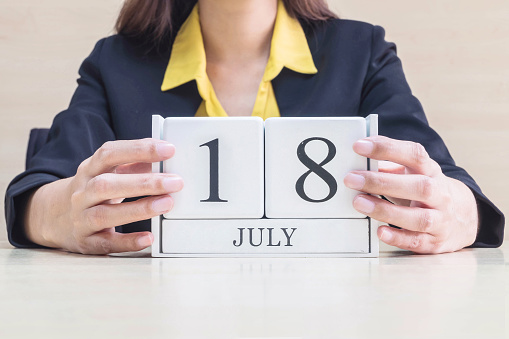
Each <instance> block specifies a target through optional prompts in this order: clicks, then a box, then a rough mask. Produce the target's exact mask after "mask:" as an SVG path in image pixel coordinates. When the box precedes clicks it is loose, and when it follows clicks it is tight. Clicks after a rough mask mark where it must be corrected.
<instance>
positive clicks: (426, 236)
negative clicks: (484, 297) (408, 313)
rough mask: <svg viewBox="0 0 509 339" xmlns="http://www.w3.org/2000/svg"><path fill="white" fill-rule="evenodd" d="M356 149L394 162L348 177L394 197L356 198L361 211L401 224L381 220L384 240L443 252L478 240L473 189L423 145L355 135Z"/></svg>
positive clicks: (356, 184)
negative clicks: (449, 174)
mask: <svg viewBox="0 0 509 339" xmlns="http://www.w3.org/2000/svg"><path fill="white" fill-rule="evenodd" d="M353 149H354V151H355V152H356V153H358V154H360V155H362V156H365V157H368V158H371V159H375V160H386V161H389V162H392V163H393V164H392V165H393V166H390V167H385V166H380V169H379V171H380V172H369V171H353V172H350V173H349V174H348V175H347V176H346V177H345V179H344V183H345V185H346V186H348V187H350V188H352V189H355V190H358V191H362V192H365V193H369V194H374V195H383V196H385V197H386V198H387V199H389V200H390V201H392V202H393V203H394V204H391V203H390V202H388V201H384V200H382V199H380V198H378V197H375V196H371V195H367V194H360V195H358V196H356V197H355V198H354V201H353V206H354V207H355V209H357V210H358V211H359V212H361V213H363V214H365V215H367V216H369V217H372V218H374V219H376V220H378V221H381V222H385V223H389V224H393V225H395V226H399V227H401V229H395V228H392V227H389V226H380V228H379V229H378V237H379V238H380V239H381V240H382V241H383V242H385V243H387V244H389V245H391V246H396V247H399V248H402V249H406V250H410V251H413V252H416V253H444V252H453V251H457V250H460V249H462V248H464V247H466V246H469V245H471V244H472V243H473V242H474V241H475V238H476V235H477V229H478V212H477V203H476V201H475V198H474V195H473V193H472V191H471V190H470V189H469V188H468V187H467V186H466V185H465V184H463V183H462V182H460V181H458V180H455V179H452V178H449V177H446V176H445V175H444V174H443V173H442V170H441V168H440V166H439V165H438V164H437V163H436V162H435V161H434V160H432V159H431V158H430V157H429V155H428V153H427V152H426V150H425V148H424V147H423V146H422V145H420V144H417V143H414V142H409V141H400V140H394V139H389V138H386V137H382V136H376V137H370V138H366V139H362V140H359V141H357V142H356V143H355V144H354V146H353ZM382 164H383V162H382V163H380V165H382ZM384 167H385V168H384Z"/></svg>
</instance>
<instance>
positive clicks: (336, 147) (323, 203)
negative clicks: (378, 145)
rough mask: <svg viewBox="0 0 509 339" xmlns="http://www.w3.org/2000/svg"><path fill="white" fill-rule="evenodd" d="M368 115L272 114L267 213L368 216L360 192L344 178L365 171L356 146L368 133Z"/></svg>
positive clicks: (268, 137) (268, 130) (274, 215)
mask: <svg viewBox="0 0 509 339" xmlns="http://www.w3.org/2000/svg"><path fill="white" fill-rule="evenodd" d="M366 135H367V126H366V120H365V119H364V118H284V119H281V118H269V119H267V120H266V121H265V192H266V193H265V214H266V216H267V218H363V217H364V215H362V214H361V213H359V212H357V211H356V210H355V209H354V208H353V206H352V201H353V198H354V197H355V195H356V194H358V192H356V191H354V190H352V189H349V188H347V187H346V186H345V185H344V184H343V178H344V177H345V175H346V174H347V173H348V172H349V171H352V170H366V169H367V165H368V162H367V159H366V158H364V157H362V156H360V155H358V154H356V153H355V152H354V151H353V149H352V145H353V143H354V142H355V141H357V140H359V139H361V138H364V137H366Z"/></svg>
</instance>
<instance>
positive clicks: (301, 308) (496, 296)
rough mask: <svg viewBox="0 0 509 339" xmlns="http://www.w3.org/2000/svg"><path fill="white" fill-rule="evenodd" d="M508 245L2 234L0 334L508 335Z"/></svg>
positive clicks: (97, 335)
mask: <svg viewBox="0 0 509 339" xmlns="http://www.w3.org/2000/svg"><path fill="white" fill-rule="evenodd" d="M507 258H509V247H507V246H506V247H505V248H502V249H475V250H463V251H461V252H457V253H452V254H443V255H437V256H421V255H411V254H410V253H408V252H402V251H400V252H394V251H385V252H384V251H382V252H381V255H380V258H378V259H330V258H328V259H316V258H315V259H270V258H261V259H257V258H250V259H153V258H151V257H150V255H149V253H148V252H142V253H134V254H133V253H131V254H123V255H117V256H104V257H87V256H82V255H76V254H70V253H65V252H60V251H53V250H22V249H13V248H12V247H11V246H10V245H9V244H8V243H6V242H3V243H0V338H25V337H26V338H41V337H42V338H483V339H484V338H490V339H491V338H508V337H509V332H508V331H509V326H508V325H509V318H508V317H509V266H508V263H507Z"/></svg>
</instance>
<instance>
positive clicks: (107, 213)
mask: <svg viewBox="0 0 509 339" xmlns="http://www.w3.org/2000/svg"><path fill="white" fill-rule="evenodd" d="M172 207H173V199H172V197H170V196H169V195H162V196H156V197H147V198H142V199H139V200H136V201H131V202H125V203H122V204H117V205H111V204H101V205H97V206H94V207H91V208H88V209H86V210H85V212H84V221H85V223H86V227H88V229H89V232H90V234H93V233H96V232H100V231H102V230H104V229H108V228H113V227H116V226H120V225H124V224H129V223H132V222H135V221H140V220H145V219H150V218H153V217H155V216H158V215H161V214H164V213H167V212H169V211H170V210H171V209H172Z"/></svg>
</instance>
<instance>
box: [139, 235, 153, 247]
mask: <svg viewBox="0 0 509 339" xmlns="http://www.w3.org/2000/svg"><path fill="white" fill-rule="evenodd" d="M136 241H137V242H138V246H140V247H144V248H145V247H149V246H150V245H152V237H151V236H150V235H144V236H142V237H139V238H138V240H136Z"/></svg>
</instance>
